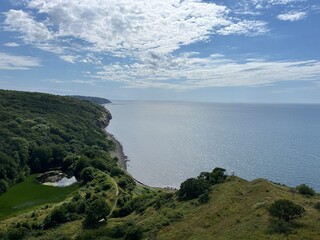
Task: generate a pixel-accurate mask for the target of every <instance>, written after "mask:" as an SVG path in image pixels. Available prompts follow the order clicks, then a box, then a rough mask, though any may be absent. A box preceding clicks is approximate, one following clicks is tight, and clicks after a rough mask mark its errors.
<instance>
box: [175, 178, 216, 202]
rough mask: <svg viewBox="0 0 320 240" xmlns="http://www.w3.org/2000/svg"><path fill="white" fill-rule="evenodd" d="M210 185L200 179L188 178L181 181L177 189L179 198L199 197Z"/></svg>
mask: <svg viewBox="0 0 320 240" xmlns="http://www.w3.org/2000/svg"><path fill="white" fill-rule="evenodd" d="M209 188H210V185H209V183H208V182H207V181H204V180H202V179H195V178H189V179H187V180H186V181H184V182H183V183H181V186H180V189H179V191H178V196H179V199H181V200H190V199H194V198H197V197H199V196H200V195H201V194H203V193H205V192H206V191H208V190H209Z"/></svg>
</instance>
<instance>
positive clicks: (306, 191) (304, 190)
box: [296, 184, 316, 196]
mask: <svg viewBox="0 0 320 240" xmlns="http://www.w3.org/2000/svg"><path fill="white" fill-rule="evenodd" d="M296 189H297V191H298V193H300V194H302V195H306V196H314V195H316V192H315V191H314V190H313V189H312V188H311V187H309V186H308V185H306V184H301V185H299V186H297V187H296Z"/></svg>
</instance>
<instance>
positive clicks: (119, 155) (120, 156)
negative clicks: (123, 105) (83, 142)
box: [99, 105, 166, 189]
mask: <svg viewBox="0 0 320 240" xmlns="http://www.w3.org/2000/svg"><path fill="white" fill-rule="evenodd" d="M102 106H103V107H104V109H105V113H104V114H103V116H102V118H101V119H100V120H99V122H100V126H101V128H102V129H103V131H104V132H105V134H106V138H107V140H111V141H113V142H114V144H115V149H113V150H111V151H109V153H110V156H111V157H112V158H116V159H117V165H118V167H119V168H120V169H122V170H123V171H125V173H126V174H128V175H129V176H130V177H132V178H133V180H134V181H135V182H136V183H137V184H139V185H140V186H143V187H149V188H150V187H151V186H148V185H146V184H144V183H143V182H140V181H139V180H137V179H136V178H134V177H133V176H132V175H131V174H130V173H129V172H128V171H127V162H128V161H129V159H128V156H126V155H125V154H124V151H123V146H122V144H121V143H120V142H119V140H118V139H117V138H116V137H115V136H114V135H112V134H111V133H109V132H108V131H107V127H108V125H109V123H110V120H111V119H112V115H111V113H110V112H109V110H108V109H107V108H106V107H105V106H104V105H102ZM151 188H159V187H151ZM159 189H166V188H159Z"/></svg>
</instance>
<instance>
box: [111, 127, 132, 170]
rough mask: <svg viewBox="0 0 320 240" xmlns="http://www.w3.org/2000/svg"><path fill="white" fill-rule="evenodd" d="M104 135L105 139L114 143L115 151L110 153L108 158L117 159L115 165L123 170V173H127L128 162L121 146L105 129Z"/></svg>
mask: <svg viewBox="0 0 320 240" xmlns="http://www.w3.org/2000/svg"><path fill="white" fill-rule="evenodd" d="M105 133H106V135H107V139H108V140H111V141H113V142H114V144H115V149H113V150H111V151H110V156H111V157H112V158H116V159H117V164H118V166H119V167H120V168H121V169H123V170H124V171H126V172H128V171H127V162H128V161H129V160H128V156H126V155H125V154H124V152H123V146H122V144H121V143H120V142H119V141H118V140H117V139H116V137H115V136H113V135H112V134H111V133H109V132H108V131H107V129H105Z"/></svg>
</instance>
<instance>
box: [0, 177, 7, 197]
mask: <svg viewBox="0 0 320 240" xmlns="http://www.w3.org/2000/svg"><path fill="white" fill-rule="evenodd" d="M8 189H9V185H8V183H7V181H6V180H4V179H1V180H0V195H1V194H3V193H5V192H6V191H8Z"/></svg>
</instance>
